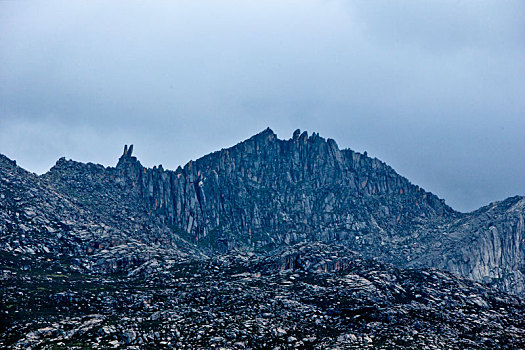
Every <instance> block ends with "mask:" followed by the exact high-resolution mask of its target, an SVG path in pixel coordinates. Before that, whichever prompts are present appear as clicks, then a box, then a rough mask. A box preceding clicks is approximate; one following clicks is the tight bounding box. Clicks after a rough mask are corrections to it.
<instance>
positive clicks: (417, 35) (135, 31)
mask: <svg viewBox="0 0 525 350" xmlns="http://www.w3.org/2000/svg"><path fill="white" fill-rule="evenodd" d="M524 7H525V4H524V2H523V1H521V0H510V1H498V0H492V1H490V0H482V1H455V0H440V1H433V0H429V1H426V2H425V3H419V2H417V1H409V2H403V3H397V2H392V1H374V2H366V1H361V2H351V3H350V2H348V1H340V0H331V1H323V0H304V1H296V2H282V1H275V0H269V1H251V0H247V1H238V0H228V1H221V0H219V1H215V2H213V4H210V3H208V2H195V1H188V0H183V1H177V2H176V3H171V2H161V3H156V4H150V3H141V2H133V3H129V2H128V1H118V0H117V1H112V2H111V3H110V4H108V3H107V2H100V1H88V2H71V3H67V4H64V3H63V2H62V1H58V2H57V1H52V0H51V1H45V2H32V3H29V2H25V1H2V2H0V76H1V77H2V79H0V153H3V154H5V155H7V156H9V157H10V158H12V159H16V160H17V161H18V163H19V164H20V165H21V166H22V167H24V168H25V169H27V170H30V171H35V172H37V173H39V174H41V173H44V172H47V171H48V170H49V168H50V167H51V166H52V165H53V164H54V162H55V161H56V159H58V158H59V157H61V156H66V157H67V158H72V159H76V160H79V161H84V162H87V161H96V162H98V163H101V164H104V165H106V166H108V165H113V164H114V159H115V158H116V157H118V156H119V153H120V152H119V151H117V150H119V149H120V148H121V146H122V145H123V144H125V143H129V142H130V140H132V141H133V143H134V144H135V146H136V148H137V150H136V152H137V155H138V156H139V158H140V160H141V162H142V164H144V165H146V166H148V167H152V166H153V165H155V164H160V163H162V164H164V166H165V167H166V168H169V169H176V168H177V166H178V165H183V164H185V163H187V162H188V161H189V160H190V159H196V158H198V157H200V156H201V155H203V154H207V153H209V152H212V151H214V150H216V149H220V148H222V147H229V146H231V145H234V144H235V143H236V142H238V141H239V140H241V139H243V138H245V137H246V135H253V134H254V133H256V132H258V131H259V130H262V129H264V128H265V127H266V126H268V125H271V126H272V129H273V130H274V131H275V132H276V133H277V134H278V135H279V137H281V138H288V137H289V135H290V134H291V133H292V132H293V130H295V129H296V128H301V129H303V130H315V131H317V132H320V133H321V134H323V135H330V136H331V137H333V138H335V139H337V140H338V143H339V146H340V147H341V148H352V149H353V150H356V151H359V152H361V153H363V152H364V151H365V150H366V151H368V153H369V154H370V155H372V156H374V157H378V158H379V159H382V160H383V161H386V162H388V164H390V165H391V166H393V167H394V168H395V169H396V171H397V172H399V173H400V174H402V175H404V176H406V177H408V178H410V179H411V180H412V181H413V182H415V183H418V184H419V185H420V186H422V187H424V188H426V189H427V190H429V191H431V192H433V193H435V194H437V195H439V196H440V197H442V198H445V199H446V200H447V203H448V204H449V205H450V206H452V207H453V208H454V209H456V210H459V211H465V212H466V211H472V210H475V209H476V208H479V207H480V206H482V205H484V204H486V203H489V202H492V201H497V200H503V199H504V198H506V197H509V196H513V195H517V194H523V193H525V184H524V182H523V181H522V180H521V179H522V178H523V177H524V176H525V162H523V153H524V152H525V141H524V138H523V135H524V134H525V118H523V116H524V115H525V106H524V104H523V96H525V79H523V77H524V76H525V59H524V57H523V56H524V54H523V53H524V52H525V31H524V30H523V28H524V27H525V17H524V16H523V13H525V8H524Z"/></svg>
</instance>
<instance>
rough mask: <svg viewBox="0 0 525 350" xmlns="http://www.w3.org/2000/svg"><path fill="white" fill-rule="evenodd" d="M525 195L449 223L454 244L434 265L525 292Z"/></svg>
mask: <svg viewBox="0 0 525 350" xmlns="http://www.w3.org/2000/svg"><path fill="white" fill-rule="evenodd" d="M524 216H525V198H524V197H512V198H508V199H507V200H505V201H503V202H498V203H493V204H491V205H489V206H486V207H484V208H481V209H480V210H478V211H476V212H474V213H471V214H470V215H468V216H467V217H466V218H464V219H462V220H458V221H457V222H454V223H452V224H451V225H450V228H449V232H450V234H451V235H452V236H453V237H458V238H459V240H458V243H459V244H456V247H454V248H452V249H449V250H448V252H444V254H443V256H444V259H443V260H442V262H441V263H440V264H439V265H438V266H439V267H443V268H446V269H448V270H450V271H452V272H455V273H458V274H459V275H462V276H466V277H469V278H472V279H474V280H478V281H484V282H487V283H490V284H494V285H496V286H498V287H500V288H501V289H503V290H509V291H514V292H517V293H523V292H524V291H525V279H524V274H525V249H524V247H525V225H524Z"/></svg>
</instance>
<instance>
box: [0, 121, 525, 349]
mask: <svg viewBox="0 0 525 350" xmlns="http://www.w3.org/2000/svg"><path fill="white" fill-rule="evenodd" d="M132 152H133V146H130V147H127V146H126V147H125V148H124V153H123V155H122V157H121V158H120V159H119V161H118V164H117V165H116V167H103V166H101V165H95V164H91V163H88V164H84V163H79V162H75V161H72V160H66V159H64V158H62V159H60V160H59V161H58V162H57V163H56V165H55V166H54V167H53V168H52V169H51V170H50V171H49V172H48V173H46V174H44V175H41V176H37V175H35V174H32V173H29V172H27V171H25V170H23V169H21V168H20V167H18V166H17V165H16V163H15V162H14V161H12V160H10V159H8V158H7V157H5V156H2V155H0V186H1V187H0V268H1V271H2V275H1V280H0V283H1V284H0V292H1V293H2V300H4V301H5V302H3V303H2V307H1V310H0V312H1V313H2V319H3V320H2V321H0V322H1V323H0V339H1V340H0V346H6V347H7V346H9V347H18V348H27V347H29V346H36V347H49V348H53V347H54V348H57V347H58V348H60V347H63V348H70V347H74V346H77V347H101V348H105V347H111V346H116V347H118V346H138V347H140V348H148V347H151V348H157V347H161V346H165V347H177V348H182V347H184V346H185V347H188V348H210V347H217V348H219V347H225V348H247V347H251V348H261V347H264V348H266V347H270V348H273V347H276V346H281V347H283V348H288V347H289V348H294V347H303V348H330V347H336V346H342V347H346V348H352V347H354V348H363V347H370V348H385V349H386V348H417V349H419V348H436V349H440V348H451V349H452V348H504V347H507V348H522V347H525V345H524V344H523V342H522V340H521V339H523V338H524V337H523V335H524V334H523V332H524V330H525V324H524V323H523V321H522V317H521V315H522V313H523V311H524V302H523V299H522V298H523V295H524V292H525V282H524V277H523V276H524V273H525V249H524V246H525V225H524V215H525V198H523V197H518V196H517V197H512V198H508V199H506V200H504V201H502V202H497V203H492V204H489V205H488V206H486V207H483V208H481V209H479V210H477V211H474V212H472V213H459V212H456V211H454V210H453V209H452V208H450V207H449V206H447V205H446V204H445V202H444V201H443V200H441V199H439V198H438V197H436V196H435V195H433V194H432V193H429V192H426V191H424V190H423V189H421V188H420V187H418V186H416V185H413V184H411V183H410V182H409V181H408V180H407V179H406V178H404V177H402V176H400V175H399V174H397V173H396V172H395V171H394V170H393V169H392V168H391V167H389V166H388V165H386V164H385V163H383V162H381V161H380V160H378V159H375V158H370V157H368V156H367V155H366V153H365V154H360V153H357V152H353V151H351V150H340V149H339V148H338V146H337V144H336V143H335V141H333V140H331V139H328V140H325V139H324V138H322V137H320V136H319V135H318V134H316V133H314V134H313V135H311V136H308V134H307V133H306V132H304V133H301V132H300V131H299V130H297V131H296V132H295V133H294V134H293V136H292V138H290V139H288V140H280V139H278V138H277V137H276V135H275V134H274V133H273V132H272V131H271V130H270V129H267V130H264V131H263V132H261V133H259V134H257V135H255V136H253V137H251V138H250V139H248V140H246V141H244V142H241V143H239V144H238V145H236V146H233V147H231V148H228V149H223V150H221V151H218V152H215V153H212V154H209V155H207V156H205V157H202V158H200V159H198V160H196V161H192V162H190V163H188V164H186V165H185V166H184V168H181V167H179V168H178V169H176V170H175V171H171V170H164V169H163V167H162V166H157V167H154V168H152V169H148V168H145V167H143V166H142V165H141V164H140V162H139V161H138V160H137V159H136V158H135V157H134V156H133V154H132ZM393 266H396V268H394V267H393ZM445 271H449V272H445ZM459 276H463V278H461V277H459ZM472 280H475V281H478V282H481V283H483V284H479V283H476V282H473V281H472ZM508 293H512V294H514V295H512V294H508Z"/></svg>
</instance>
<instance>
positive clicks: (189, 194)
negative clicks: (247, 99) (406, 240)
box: [117, 129, 460, 259]
mask: <svg viewBox="0 0 525 350" xmlns="http://www.w3.org/2000/svg"><path fill="white" fill-rule="evenodd" d="M117 170H118V171H119V172H120V174H121V178H122V179H123V181H124V182H127V183H128V184H130V185H131V186H132V187H133V188H134V189H135V190H136V192H137V193H139V194H140V196H141V197H142V198H143V199H144V201H145V203H146V205H147V206H148V208H149V209H150V210H151V211H152V212H153V213H154V214H155V215H156V216H157V217H159V218H161V220H162V221H163V222H166V223H168V224H170V225H173V226H174V227H176V228H177V230H178V232H179V233H181V234H183V235H184V236H185V237H187V238H188V239H189V240H190V241H192V242H194V243H197V244H198V245H199V246H201V247H202V248H203V249H205V250H207V251H209V252H217V251H219V252H221V251H227V250H230V249H232V248H239V247H244V248H247V249H255V250H256V249H266V250H269V249H273V248H275V247H278V246H280V245H283V244H291V243H295V242H303V241H324V242H345V243H346V244H348V245H351V246H355V247H359V248H360V249H364V250H366V249H371V253H374V254H375V255H377V254H381V253H380V252H378V251H377V250H378V249H379V248H380V247H382V246H384V245H385V244H386V245H387V246H388V245H389V244H390V241H391V240H392V239H395V238H396V237H400V236H401V237H405V236H408V235H410V234H411V233H412V232H413V231H414V230H415V228H417V227H419V226H421V225H423V224H427V223H428V222H430V221H431V222H432V223H439V222H441V221H444V220H450V219H452V218H456V217H458V216H460V214H459V213H456V212H454V211H453V210H452V209H451V208H450V207H448V206H447V205H445V204H444V202H443V201H442V200H440V199H439V198H437V197H436V196H435V195H433V194H431V193H428V192H426V191H424V190H422V189H421V188H419V187H418V186H414V185H412V184H411V183H410V182H409V181H408V180H407V179H405V178H403V177H402V176H400V175H398V174H397V173H395V171H394V170H393V169H392V168H390V167H389V166H388V165H386V164H385V163H383V162H381V161H379V160H378V159H371V158H369V157H367V156H366V155H363V154H360V153H356V152H353V151H351V150H342V151H341V150H339V148H338V147H337V144H336V143H335V141H333V140H331V139H328V140H325V139H323V138H322V137H320V136H319V135H318V134H315V133H314V134H313V135H311V136H308V135H307V133H306V132H304V133H300V132H299V131H296V132H295V133H294V136H293V137H292V138H291V139H289V140H279V139H277V137H276V135H275V134H274V133H273V132H272V131H271V130H269V129H267V130H265V131H263V132H262V133H260V134H257V135H255V136H254V137H252V138H250V139H248V140H246V141H244V142H242V143H240V144H238V145H236V146H234V147H232V148H229V149H223V150H221V151H219V152H215V153H212V154H210V155H208V156H205V157H203V158H200V159H198V160H196V161H192V162H190V163H188V164H187V165H186V166H185V167H184V168H178V169H177V170H176V171H169V170H164V169H163V168H162V166H159V167H154V168H153V169H146V168H144V167H142V165H141V164H140V162H139V161H138V160H137V159H136V158H135V157H133V156H131V154H130V153H129V151H126V149H125V153H124V154H123V156H122V157H121V158H120V160H119V162H118V165H117ZM387 250H388V249H387ZM390 253H391V252H388V254H390ZM396 258H398V259H404V258H403V257H401V256H396Z"/></svg>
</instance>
